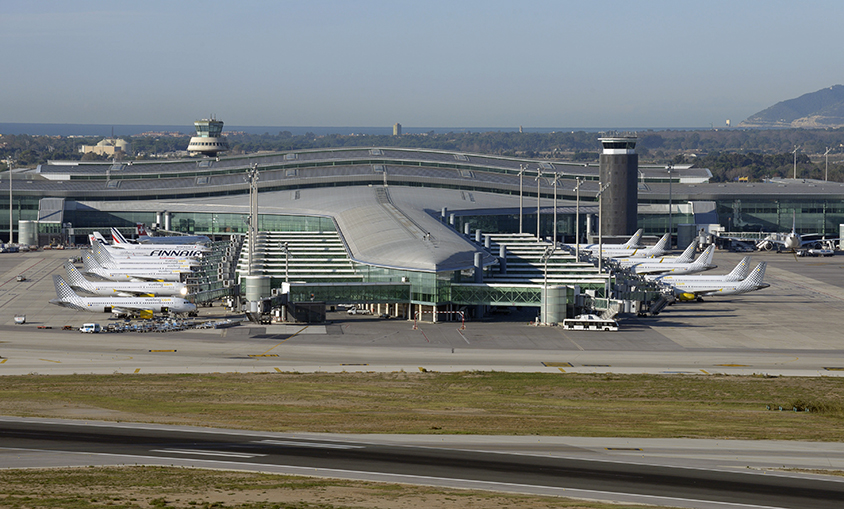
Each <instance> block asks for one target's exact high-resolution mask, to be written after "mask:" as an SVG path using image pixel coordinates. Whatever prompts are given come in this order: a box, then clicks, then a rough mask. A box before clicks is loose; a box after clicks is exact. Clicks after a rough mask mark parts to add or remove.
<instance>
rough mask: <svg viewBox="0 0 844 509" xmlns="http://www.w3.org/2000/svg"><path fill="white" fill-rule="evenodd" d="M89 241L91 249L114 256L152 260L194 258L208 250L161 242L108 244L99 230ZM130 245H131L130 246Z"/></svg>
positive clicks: (200, 247)
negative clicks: (97, 249)
mask: <svg viewBox="0 0 844 509" xmlns="http://www.w3.org/2000/svg"><path fill="white" fill-rule="evenodd" d="M88 239H89V240H90V242H91V249H94V248H101V249H104V250H105V251H106V252H107V253H109V254H110V255H111V256H114V257H120V256H122V257H127V258H128V257H135V258H143V257H148V258H151V259H153V260H157V259H162V260H163V259H176V258H180V259H188V260H195V259H197V258H201V257H202V255H203V254H204V253H205V252H207V251H208V248H206V247H204V246H193V245H191V246H181V245H161V244H146V245H137V244H118V245H109V244H108V243H107V242H106V241H105V239H104V238H103V236H102V235H101V234H100V232H93V233H92V234H90V235H89V236H88ZM130 246H131V247H130Z"/></svg>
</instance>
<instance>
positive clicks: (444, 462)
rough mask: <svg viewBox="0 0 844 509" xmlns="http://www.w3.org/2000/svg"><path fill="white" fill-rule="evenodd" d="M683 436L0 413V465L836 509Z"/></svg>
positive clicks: (823, 492)
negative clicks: (276, 429)
mask: <svg viewBox="0 0 844 509" xmlns="http://www.w3.org/2000/svg"><path fill="white" fill-rule="evenodd" d="M414 440H419V443H414ZM434 440H437V441H439V443H436V442H434ZM543 440H544V441H546V443H542V442H543ZM693 442H694V441H682V440H674V441H666V440H663V441H655V440H637V439H624V440H618V439H616V440H613V439H577V438H564V437H561V438H537V437H443V436H437V437H428V438H427V439H424V438H423V439H419V438H414V437H407V438H404V437H381V436H350V437H343V436H338V435H316V434H309V435H300V434H295V435H293V434H282V433H264V432H244V431H238V430H221V429H207V428H190V427H173V426H157V425H138V424H123V423H105V422H94V423H82V422H74V421H58V420H46V419H24V418H9V417H2V418H0V444H2V446H0V468H2V467H8V466H11V465H14V466H21V465H22V464H24V465H26V466H42V467H43V466H51V465H54V464H59V465H67V464H71V465H113V464H149V465H175V466H193V467H200V468H227V469H237V470H252V471H262V472H279V473H293V474H306V475H316V476H328V477H340V478H348V479H362V480H378V481H389V482H408V483H413V484H426V485H435V486H452V487H460V488H474V489H491V490H496V491H510V492H519V493H534V494H546V495H558V496H567V497H575V498H589V499H601V500H613V501H618V502H627V503H636V502H637V503H649V504H658V505H672V506H677V507H690V508H701V509H710V508H714V507H719V508H725V507H726V508H732V507H736V508H737V507H775V508H807V507H811V508H814V509H824V508H830V509H832V508H835V509H838V508H840V507H841V500H844V479H841V478H833V477H821V476H812V475H800V474H794V473H786V472H778V471H773V470H768V469H765V468H764V467H762V468H760V467H756V466H755V465H759V464H764V463H765V461H769V460H768V459H767V458H766V455H765V454H763V453H762V450H761V448H760V447H759V444H758V443H753V442H746V443H743V442H742V443H731V444H730V445H729V447H728V448H726V449H723V448H722V450H720V451H717V449H718V447H713V448H711V449H710V450H709V452H708V453H704V452H703V449H697V451H696V455H697V457H698V460H697V461H692V462H688V461H685V460H682V459H680V457H681V455H680V454H679V453H678V452H676V451H675V453H674V454H672V451H674V450H679V449H683V448H686V450H684V451H683V453H684V455H688V453H689V449H688V448H690V447H691V448H693V446H692V445H690V444H692V443H693ZM599 443H603V445H604V447H600V446H598V444H599ZM631 443H632V444H631ZM625 445H626V446H625ZM762 445H763V446H764V445H768V446H770V443H763V444H762ZM801 447H802V449H801ZM801 447H794V448H793V450H792V451H790V456H791V458H792V460H791V461H792V462H795V463H801V462H804V463H805V462H809V463H812V462H813V461H814V462H815V463H823V464H830V463H835V464H838V465H841V464H844V447H842V446H841V445H839V444H833V445H832V446H831V447H825V448H824V449H823V452H820V451H819V450H818V448H817V447H813V446H801ZM770 452H774V451H769V453H770ZM776 454H778V455H780V456H781V457H779V458H777V460H776V461H787V460H783V457H786V456H788V455H789V453H786V452H785V451H777V452H776ZM693 456H694V455H693ZM701 458H703V459H701ZM810 458H815V459H814V460H812V459H810ZM743 463H744V464H743ZM751 465H754V466H753V467H751Z"/></svg>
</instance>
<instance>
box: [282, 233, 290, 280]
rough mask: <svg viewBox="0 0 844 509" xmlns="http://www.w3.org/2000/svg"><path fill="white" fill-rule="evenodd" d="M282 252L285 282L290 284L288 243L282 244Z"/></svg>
mask: <svg viewBox="0 0 844 509" xmlns="http://www.w3.org/2000/svg"><path fill="white" fill-rule="evenodd" d="M281 252H282V253H284V282H285V283H289V282H290V271H289V266H290V246H289V244H288V243H287V242H282V243H281Z"/></svg>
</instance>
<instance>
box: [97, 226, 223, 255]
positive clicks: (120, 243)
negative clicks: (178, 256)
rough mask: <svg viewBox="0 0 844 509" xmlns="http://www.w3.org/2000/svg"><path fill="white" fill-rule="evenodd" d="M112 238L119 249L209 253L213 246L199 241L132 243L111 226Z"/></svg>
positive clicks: (113, 245) (113, 243) (114, 245)
mask: <svg viewBox="0 0 844 509" xmlns="http://www.w3.org/2000/svg"><path fill="white" fill-rule="evenodd" d="M111 239H112V247H115V248H119V249H132V250H137V249H142V250H149V251H155V250H161V251H183V250H194V251H199V252H201V253H207V252H208V251H211V248H210V247H208V246H201V245H199V244H197V243H190V242H188V243H184V244H162V243H157V244H132V243H131V242H129V241H128V240H126V237H124V236H123V235H122V234H121V233H120V231H119V230H118V229H117V228H115V227H113V226H112V227H111Z"/></svg>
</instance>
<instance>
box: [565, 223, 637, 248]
mask: <svg viewBox="0 0 844 509" xmlns="http://www.w3.org/2000/svg"><path fill="white" fill-rule="evenodd" d="M644 231H645V230H643V229H642V228H639V229H638V230H636V233H634V234H633V236H632V237H630V240H628V241H627V242H625V243H624V244H602V246H603V249H604V250H607V249H636V248H639V247H642V246H641V245H640V244H639V242H640V241H641V240H642V234H643V233H644ZM566 245H567V246H569V247H570V248H572V249H574V248H575V244H566ZM580 250H581V251H597V250H598V244H581V245H580Z"/></svg>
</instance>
